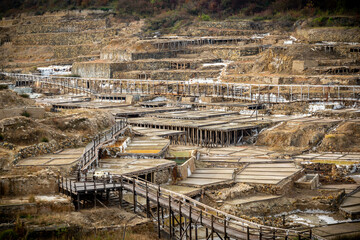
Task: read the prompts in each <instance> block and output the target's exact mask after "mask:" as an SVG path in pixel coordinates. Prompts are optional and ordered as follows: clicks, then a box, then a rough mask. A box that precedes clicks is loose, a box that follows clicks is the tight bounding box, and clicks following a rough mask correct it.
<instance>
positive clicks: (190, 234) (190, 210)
mask: <svg viewBox="0 0 360 240" xmlns="http://www.w3.org/2000/svg"><path fill="white" fill-rule="evenodd" d="M191 212H192V209H191V205H190V206H189V238H190V240H192V233H191Z"/></svg>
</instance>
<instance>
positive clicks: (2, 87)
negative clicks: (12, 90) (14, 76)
mask: <svg viewBox="0 0 360 240" xmlns="http://www.w3.org/2000/svg"><path fill="white" fill-rule="evenodd" d="M8 88H9V86H8V85H0V91H1V90H5V89H8Z"/></svg>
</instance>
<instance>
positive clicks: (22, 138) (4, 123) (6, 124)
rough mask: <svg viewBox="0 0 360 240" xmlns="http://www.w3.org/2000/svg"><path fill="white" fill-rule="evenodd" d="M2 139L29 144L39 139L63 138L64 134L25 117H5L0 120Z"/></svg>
mask: <svg viewBox="0 0 360 240" xmlns="http://www.w3.org/2000/svg"><path fill="white" fill-rule="evenodd" d="M0 128H1V130H2V131H1V133H2V135H3V136H4V140H5V141H7V142H10V143H14V144H19V145H30V144H34V143H38V142H40V141H41V140H43V141H46V140H45V139H47V141H50V140H52V139H55V140H64V139H65V138H66V135H64V134H62V133H61V132H60V131H58V130H56V129H54V128H52V127H51V126H47V125H44V124H41V123H38V122H36V121H35V120H33V119H31V118H27V117H15V118H5V119H2V120H0Z"/></svg>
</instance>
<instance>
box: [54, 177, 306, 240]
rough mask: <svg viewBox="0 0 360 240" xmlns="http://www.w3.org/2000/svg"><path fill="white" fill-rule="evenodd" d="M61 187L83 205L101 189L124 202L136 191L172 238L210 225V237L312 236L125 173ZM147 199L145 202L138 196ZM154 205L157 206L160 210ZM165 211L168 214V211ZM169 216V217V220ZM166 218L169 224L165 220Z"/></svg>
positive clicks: (136, 208) (61, 181) (63, 182)
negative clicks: (263, 222) (257, 220)
mask: <svg viewBox="0 0 360 240" xmlns="http://www.w3.org/2000/svg"><path fill="white" fill-rule="evenodd" d="M58 182H59V190H60V191H61V192H63V193H64V194H67V195H69V196H71V197H72V198H73V199H74V200H75V202H76V204H77V209H80V206H81V203H82V202H83V201H85V200H86V199H89V197H91V196H92V197H93V198H94V204H95V206H96V198H97V195H98V194H99V193H106V195H109V192H110V191H111V192H115V193H118V194H117V196H118V197H119V205H120V207H121V206H122V202H123V201H122V200H123V196H124V193H123V192H124V191H126V192H131V193H132V195H133V201H132V202H133V203H134V209H133V210H134V211H135V212H136V211H140V210H142V211H144V212H145V213H146V214H147V216H148V217H152V218H153V219H154V220H156V221H157V227H158V234H159V237H161V230H163V231H166V232H168V233H169V235H170V238H172V239H185V238H186V239H198V232H197V231H198V227H200V226H202V227H205V228H206V239H214V237H216V238H219V239H230V238H231V239H293V238H298V239H310V238H311V237H312V236H311V235H312V233H311V230H306V231H295V230H288V229H282V228H276V227H269V226H265V225H260V224H256V223H253V222H250V221H247V220H245V219H242V218H238V217H236V216H233V215H231V214H227V213H225V212H222V211H219V210H217V209H214V208H212V207H210V206H207V205H205V204H203V203H200V202H198V201H196V200H194V199H192V198H190V197H188V196H186V195H183V194H179V193H176V192H173V191H170V190H167V189H164V188H161V187H160V186H158V185H153V184H151V183H149V182H146V181H143V180H139V179H135V178H131V177H127V176H121V177H119V178H116V179H115V178H111V179H107V180H104V181H103V182H95V181H88V180H87V181H83V182H78V181H75V180H72V179H64V178H62V179H59V181H58ZM138 196H140V197H143V198H145V199H146V204H145V206H143V205H141V204H140V203H139V202H138V201H137V197H138ZM151 206H156V213H154V212H153V211H152V207H151ZM164 213H165V214H164ZM165 218H167V220H166V221H165ZM165 222H166V224H165Z"/></svg>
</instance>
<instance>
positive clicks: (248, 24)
mask: <svg viewBox="0 0 360 240" xmlns="http://www.w3.org/2000/svg"><path fill="white" fill-rule="evenodd" d="M272 25H273V24H272V23H270V22H269V23H266V22H253V21H236V22H235V21H234V22H233V21H221V22H210V21H209V22H208V21H202V22H199V23H198V27H199V28H218V29H226V28H227V29H237V30H263V29H273V28H274V27H273V26H272Z"/></svg>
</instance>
